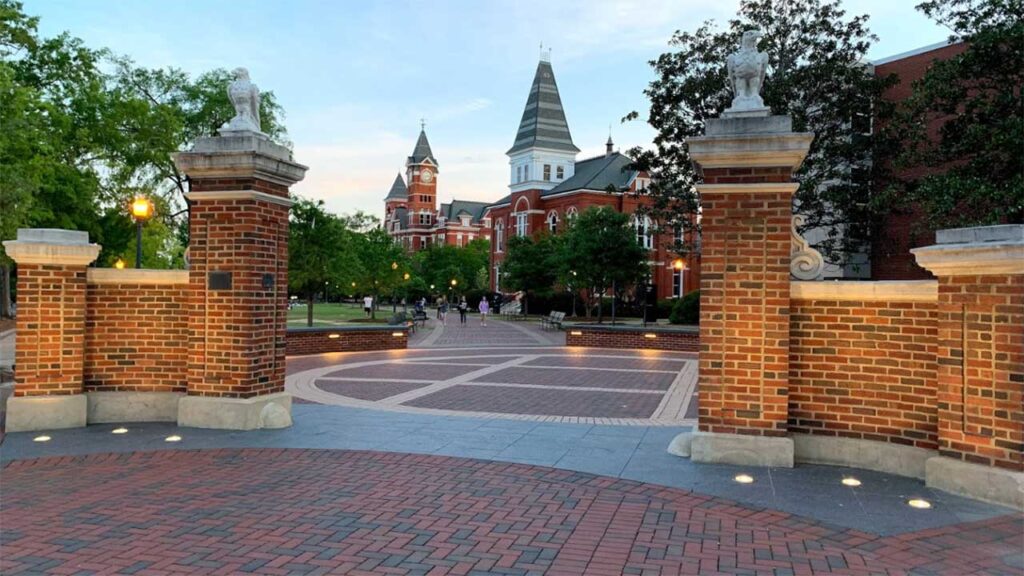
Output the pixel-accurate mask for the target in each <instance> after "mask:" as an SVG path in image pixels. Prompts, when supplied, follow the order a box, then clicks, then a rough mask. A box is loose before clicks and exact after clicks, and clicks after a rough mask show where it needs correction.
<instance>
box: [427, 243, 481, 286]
mask: <svg viewBox="0 0 1024 576" xmlns="http://www.w3.org/2000/svg"><path fill="white" fill-rule="evenodd" d="M489 262H490V243H488V242H487V240H483V239H481V238H477V239H474V240H473V241H472V242H469V243H468V244H466V245H465V246H463V247H458V246H447V245H436V244H435V245H432V246H430V247H429V248H427V249H426V250H421V251H419V252H417V253H416V255H415V256H414V257H413V269H414V270H415V275H416V276H417V277H419V278H422V279H423V282H424V284H426V285H427V289H428V290H429V287H430V285H433V286H434V293H435V294H436V293H443V292H446V291H447V290H448V289H449V288H450V287H451V281H452V280H453V279H454V280H456V281H457V282H458V284H457V286H456V288H457V289H456V292H459V293H461V292H464V291H468V290H486V289H487V287H488V282H489V278H490V277H489V276H488V274H487V269H488V264H489Z"/></svg>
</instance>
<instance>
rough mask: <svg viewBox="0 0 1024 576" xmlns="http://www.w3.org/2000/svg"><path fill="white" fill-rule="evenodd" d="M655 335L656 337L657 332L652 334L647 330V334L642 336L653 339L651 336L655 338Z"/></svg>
mask: <svg viewBox="0 0 1024 576" xmlns="http://www.w3.org/2000/svg"><path fill="white" fill-rule="evenodd" d="M657 337H658V335H657V334H652V333H650V332H648V333H647V334H644V338H652V339H653V338H657Z"/></svg>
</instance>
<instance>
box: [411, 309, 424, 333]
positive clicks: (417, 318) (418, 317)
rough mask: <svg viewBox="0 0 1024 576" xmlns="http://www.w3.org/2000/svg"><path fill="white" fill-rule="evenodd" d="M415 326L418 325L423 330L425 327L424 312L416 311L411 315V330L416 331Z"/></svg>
mask: <svg viewBox="0 0 1024 576" xmlns="http://www.w3.org/2000/svg"><path fill="white" fill-rule="evenodd" d="M416 324H419V325H420V326H423V327H424V328H426V327H427V313H426V312H424V311H423V310H416V311H415V312H413V313H412V326H413V330H415V329H416Z"/></svg>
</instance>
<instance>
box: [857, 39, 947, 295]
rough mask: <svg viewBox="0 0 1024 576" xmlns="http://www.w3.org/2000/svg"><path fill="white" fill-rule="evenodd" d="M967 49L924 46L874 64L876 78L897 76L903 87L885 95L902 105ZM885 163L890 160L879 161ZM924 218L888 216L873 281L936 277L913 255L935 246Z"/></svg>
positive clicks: (916, 172) (915, 173) (903, 174)
mask: <svg viewBox="0 0 1024 576" xmlns="http://www.w3.org/2000/svg"><path fill="white" fill-rule="evenodd" d="M966 49H967V45H966V44H964V43H963V42H953V43H950V42H941V43H938V44H932V45H929V46H923V47H921V48H917V49H915V50H911V51H910V52H904V53H902V54H897V55H895V56H891V57H888V58H882V59H881V60H876V61H875V62H873V63H872V64H873V66H874V69H875V74H876V75H878V76H882V77H884V76H889V75H890V74H895V75H896V76H897V77H898V78H899V83H897V84H896V85H894V86H892V87H890V88H889V89H888V90H886V91H885V92H884V93H883V94H882V99H884V100H887V101H889V102H894V103H898V102H902V101H904V100H906V99H907V98H910V96H911V94H912V92H913V84H914V82H916V81H918V80H920V79H921V78H923V77H924V75H925V73H926V72H927V71H928V69H929V68H930V67H931V65H932V63H933V62H935V61H936V60H945V59H948V58H952V57H954V56H956V55H958V54H961V53H962V52H963V51H964V50H966ZM941 123H942V119H941V118H938V117H936V118H933V119H932V120H931V123H930V124H929V126H928V132H929V134H932V135H935V134H937V133H938V130H939V127H940V126H941ZM879 160H880V161H882V162H885V161H886V159H884V158H883V159H879ZM937 171H938V170H937V169H934V168H932V169H928V168H920V167H911V168H905V169H901V170H899V171H897V172H896V174H895V176H896V177H898V178H920V177H923V176H927V175H929V174H932V173H935V172H937ZM883 185H884V184H883ZM919 222H920V216H919V214H917V213H915V212H914V211H909V212H893V213H891V214H889V215H887V216H886V219H885V223H884V224H883V225H882V227H881V231H880V233H878V234H876V236H875V239H874V242H873V243H872V247H871V277H872V278H873V279H874V280H921V279H927V278H932V277H933V276H932V275H931V274H930V273H929V272H928V271H927V270H925V269H924V268H922V267H921V266H919V265H918V264H917V262H915V260H914V256H913V254H911V253H910V250H911V249H912V248H918V247H921V246H928V245H930V244H934V243H935V231H934V230H927V229H922V228H921V227H920V225H919Z"/></svg>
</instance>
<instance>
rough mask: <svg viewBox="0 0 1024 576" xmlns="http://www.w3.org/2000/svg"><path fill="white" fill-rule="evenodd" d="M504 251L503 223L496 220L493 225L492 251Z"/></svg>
mask: <svg viewBox="0 0 1024 576" xmlns="http://www.w3.org/2000/svg"><path fill="white" fill-rule="evenodd" d="M504 249H505V222H504V221H503V220H497V221H495V223H494V251H495V252H501V251H502V250H504Z"/></svg>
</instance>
